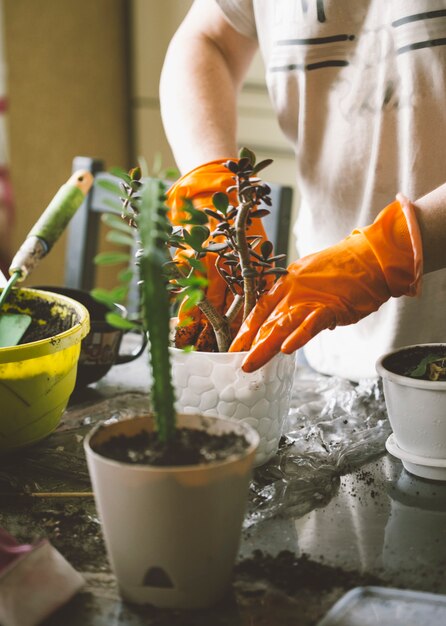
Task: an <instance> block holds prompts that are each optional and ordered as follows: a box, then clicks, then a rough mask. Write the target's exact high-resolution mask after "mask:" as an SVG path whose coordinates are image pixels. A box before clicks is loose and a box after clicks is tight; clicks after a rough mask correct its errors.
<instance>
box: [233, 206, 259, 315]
mask: <svg viewBox="0 0 446 626" xmlns="http://www.w3.org/2000/svg"><path fill="white" fill-rule="evenodd" d="M251 208H252V203H251V202H242V203H241V204H240V205H239V206H238V211H237V218H236V220H235V237H236V242H237V250H238V253H239V258H240V267H241V269H242V277H243V293H244V295H245V298H244V310H243V320H245V319H246V318H247V317H248V315H249V313H250V312H251V311H252V309H253V308H254V306H255V304H256V293H255V279H256V276H257V273H256V271H255V269H254V268H253V267H252V265H251V258H250V255H249V246H248V242H247V239H246V228H247V220H248V216H249V211H250V209H251Z"/></svg>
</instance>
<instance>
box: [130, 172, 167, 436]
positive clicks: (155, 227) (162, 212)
mask: <svg viewBox="0 0 446 626" xmlns="http://www.w3.org/2000/svg"><path fill="white" fill-rule="evenodd" d="M137 222H138V230H139V235H140V238H141V244H142V251H141V257H140V275H141V278H142V279H143V283H142V286H141V290H142V313H143V324H144V328H145V330H146V332H148V334H149V341H150V365H151V369H152V376H153V386H152V403H153V413H154V417H155V423H156V428H157V432H158V437H159V439H160V441H162V442H167V441H168V440H169V439H170V438H171V437H172V436H173V434H174V432H175V426H176V418H175V409H174V391H173V386H172V379H171V368H170V357H169V320H170V303H169V296H168V292H167V290H166V279H165V277H164V274H163V266H164V265H165V263H166V261H167V259H168V256H167V254H168V253H167V247H166V241H167V237H168V229H169V223H168V220H167V208H166V206H165V204H164V186H163V184H162V182H161V181H159V180H155V179H147V180H146V181H145V182H144V185H143V188H142V195H141V206H140V211H139V214H138V216H137Z"/></svg>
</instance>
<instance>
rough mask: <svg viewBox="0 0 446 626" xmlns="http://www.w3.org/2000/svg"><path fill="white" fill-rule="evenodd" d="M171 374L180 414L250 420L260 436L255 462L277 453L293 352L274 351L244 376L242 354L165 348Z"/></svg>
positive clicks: (292, 374) (287, 408) (243, 354)
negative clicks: (289, 353)
mask: <svg viewBox="0 0 446 626" xmlns="http://www.w3.org/2000/svg"><path fill="white" fill-rule="evenodd" d="M171 354H172V378H173V383H174V387H175V393H176V396H177V404H176V406H177V410H178V411H179V412H181V413H199V414H201V415H217V416H220V417H228V418H231V419H234V420H238V421H242V422H245V423H247V424H250V425H251V426H252V427H253V428H255V430H257V432H258V433H259V435H260V444H259V448H258V450H257V454H256V458H255V465H256V466H258V465H262V464H263V463H266V462H267V461H268V460H269V459H271V458H272V457H273V456H274V454H275V453H276V452H277V448H278V446H279V440H280V437H281V436H282V430H283V425H284V421H285V418H286V417H287V415H288V411H289V409H290V400H291V387H292V384H293V377H294V370H295V363H296V360H295V356H294V355H288V354H282V353H281V352H280V353H279V354H277V355H276V356H275V357H274V358H273V359H271V360H270V361H269V362H268V363H267V364H266V365H264V366H263V367H261V368H260V369H259V370H257V371H256V372H253V373H251V374H245V372H243V371H242V369H241V364H242V361H243V359H244V357H245V356H246V352H185V351H184V350H179V349H176V348H171Z"/></svg>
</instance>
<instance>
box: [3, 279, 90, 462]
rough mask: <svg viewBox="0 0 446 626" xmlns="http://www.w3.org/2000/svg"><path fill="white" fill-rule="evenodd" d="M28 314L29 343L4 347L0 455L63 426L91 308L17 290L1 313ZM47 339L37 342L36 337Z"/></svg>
mask: <svg viewBox="0 0 446 626" xmlns="http://www.w3.org/2000/svg"><path fill="white" fill-rule="evenodd" d="M8 311H9V312H11V313H28V314H29V315H31V317H32V320H33V322H32V324H31V327H30V331H29V333H27V335H25V338H26V337H27V336H29V341H28V342H27V343H22V344H20V345H18V346H11V347H6V348H0V453H1V452H5V451H7V450H11V449H14V448H20V447H22V446H26V445H29V444H31V443H34V442H36V441H39V439H42V438H44V437H46V436H47V435H49V434H50V433H51V432H52V431H53V430H54V429H55V428H56V427H57V426H58V424H59V422H60V418H61V417H62V414H63V412H64V411H65V408H66V406H67V403H68V400H69V398H70V395H71V393H72V392H73V389H74V385H75V382H76V373H77V363H78V359H79V354H80V349H81V341H82V339H83V338H84V337H85V336H86V334H87V333H88V331H89V329H90V320H89V315H88V310H87V309H86V308H85V307H84V306H83V305H82V304H80V303H79V302H76V301H75V300H73V299H71V298H67V297H66V296H62V295H60V294H56V293H50V292H46V291H39V290H38V289H17V290H13V291H12V293H11V294H10V295H9V297H8V301H7V302H6V303H5V305H4V307H3V309H2V314H3V313H5V314H7V313H8ZM42 331H43V332H44V333H45V334H44V335H43V336H47V338H46V339H38V340H35V341H34V340H33V337H34V336H35V335H36V333H37V334H38V335H39V336H42V334H41V333H42Z"/></svg>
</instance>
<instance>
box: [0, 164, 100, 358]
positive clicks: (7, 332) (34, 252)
mask: <svg viewBox="0 0 446 626" xmlns="http://www.w3.org/2000/svg"><path fill="white" fill-rule="evenodd" d="M92 183H93V176H92V174H91V173H90V172H88V171H87V170H78V171H77V172H75V173H74V174H73V175H72V176H71V177H70V178H69V179H68V181H67V182H66V183H65V184H63V185H62V187H61V188H60V189H59V191H58V192H57V193H56V195H55V196H54V198H53V199H52V200H51V202H50V204H49V205H48V206H47V208H46V209H45V211H44V212H43V213H42V215H41V216H40V217H39V219H38V220H37V222H36V223H35V224H34V226H33V227H32V229H31V230H30V232H29V233H28V235H27V237H26V239H25V241H24V242H23V244H22V246H21V247H20V249H19V251H18V252H17V254H16V255H15V256H14V258H13V260H12V263H11V265H10V267H9V275H10V278H9V280H8V282H7V283H6V286H5V287H4V288H3V291H2V293H1V294H0V348H4V347H6V346H15V345H17V344H18V343H19V341H20V340H21V338H22V337H23V335H24V333H25V332H26V330H27V329H28V327H29V325H30V324H31V321H32V318H31V316H30V315H27V314H25V313H5V312H4V310H3V304H4V303H5V301H6V299H7V297H8V295H9V293H10V292H11V289H12V288H13V286H14V285H15V284H16V283H17V282H22V281H23V280H25V278H26V277H27V276H28V274H30V273H31V272H32V270H33V269H34V268H35V266H36V265H37V263H38V262H39V261H40V259H42V258H43V257H44V256H46V255H47V254H48V252H49V251H50V250H51V248H52V247H53V245H54V243H55V242H56V241H57V240H58V239H59V237H60V235H61V234H62V232H63V231H64V229H65V227H66V226H67V224H68V222H69V221H70V219H71V218H72V217H73V215H74V214H75V212H76V211H77V209H78V208H79V207H80V205H81V204H82V202H83V200H84V198H85V196H86V194H87V193H88V191H89V189H90V187H91V185H92Z"/></svg>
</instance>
